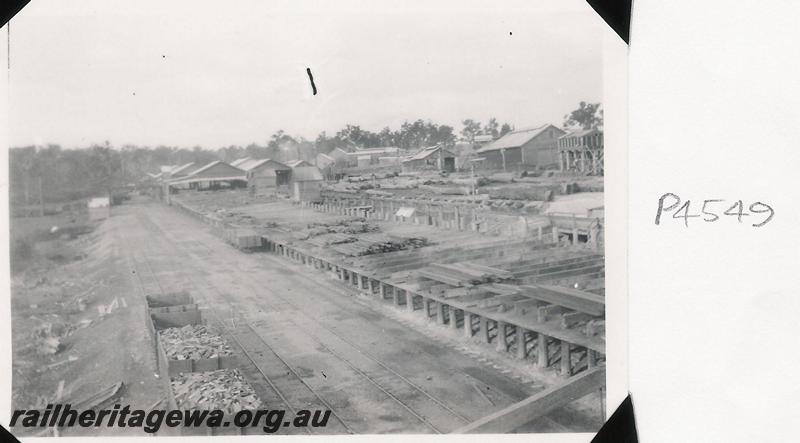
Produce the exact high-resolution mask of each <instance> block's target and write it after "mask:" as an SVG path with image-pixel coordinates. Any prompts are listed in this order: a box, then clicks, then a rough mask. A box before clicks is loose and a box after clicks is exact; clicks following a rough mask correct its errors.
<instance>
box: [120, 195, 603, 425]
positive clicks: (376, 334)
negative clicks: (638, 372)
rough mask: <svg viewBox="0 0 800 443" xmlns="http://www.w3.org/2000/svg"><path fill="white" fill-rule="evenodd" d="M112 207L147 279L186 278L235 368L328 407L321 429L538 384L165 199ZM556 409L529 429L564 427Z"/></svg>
mask: <svg viewBox="0 0 800 443" xmlns="http://www.w3.org/2000/svg"><path fill="white" fill-rule="evenodd" d="M113 218H115V219H116V220H115V226H116V227H117V229H118V230H119V235H120V236H121V237H124V240H121V241H122V242H124V245H123V248H122V249H123V250H124V251H126V253H127V254H130V255H131V258H132V260H133V262H134V263H135V264H136V267H137V269H139V272H142V273H148V274H150V275H146V276H143V277H145V280H155V281H157V284H158V285H159V286H160V287H161V289H162V290H164V291H173V290H181V289H188V290H190V291H191V292H192V293H193V294H194V295H195V297H196V298H197V299H199V300H200V302H201V303H202V304H204V305H205V306H206V307H208V308H209V309H208V310H206V311H205V312H204V316H205V318H207V319H209V320H210V321H214V322H217V323H219V324H222V325H224V326H225V328H226V331H227V334H228V335H229V337H231V338H236V340H234V342H235V341H238V342H239V344H240V345H241V349H240V351H241V353H240V357H241V359H242V361H243V362H244V363H246V364H245V365H244V366H243V369H244V373H245V374H246V375H247V376H248V378H249V381H250V382H251V383H252V384H253V385H254V386H255V387H256V389H257V391H258V392H259V393H260V394H261V396H262V398H263V399H264V400H265V401H266V402H267V405H268V406H269V407H273V408H274V407H279V406H282V405H283V406H286V407H288V408H289V409H292V408H297V409H299V408H308V407H319V408H330V409H332V410H333V411H334V418H335V419H334V418H332V420H331V422H332V423H331V424H330V425H329V428H328V429H327V430H326V431H325V432H353V433H398V432H406V433H430V432H449V431H452V430H454V429H456V428H458V427H460V426H462V425H464V424H466V423H468V422H470V421H473V420H476V419H478V418H480V417H483V416H485V415H487V414H489V413H491V412H494V411H496V410H499V409H502V408H503V407H505V406H508V405H509V404H512V403H514V402H516V401H519V400H521V399H523V398H525V397H527V396H529V395H531V394H532V393H534V392H536V391H538V390H539V389H541V386H530V385H526V384H525V383H523V382H522V381H521V380H520V379H518V378H514V377H512V376H510V375H507V374H509V373H510V371H508V370H503V368H496V367H495V366H496V365H495V366H492V365H491V364H485V363H482V362H481V361H480V360H477V359H475V358H472V357H470V356H469V355H468V354H467V353H464V352H461V351H459V350H458V349H456V348H455V347H453V346H450V345H448V344H447V342H446V341H440V340H432V339H431V338H430V337H429V336H427V335H424V334H422V333H421V332H417V331H415V330H414V328H409V327H408V325H404V324H402V323H401V322H400V321H398V320H395V319H392V318H390V317H387V316H384V315H382V314H381V309H380V307H377V306H370V303H369V302H368V301H364V300H361V299H360V298H359V297H357V296H355V295H354V294H353V293H352V292H350V290H348V289H346V288H345V287H343V286H341V285H339V284H338V283H337V282H335V281H332V280H328V279H325V278H324V277H323V276H321V275H319V274H310V273H309V272H308V270H307V269H306V268H300V267H296V266H295V265H292V264H290V263H288V262H286V261H283V260H281V259H280V258H278V257H274V256H271V255H268V254H244V253H242V252H241V251H238V250H236V249H234V248H232V247H230V246H228V245H227V244H225V243H224V242H223V241H222V240H220V239H218V238H217V237H215V236H214V235H213V234H212V233H211V232H210V230H209V229H210V228H209V227H208V226H206V225H204V224H202V223H200V222H199V221H196V220H194V219H192V218H190V217H189V216H187V215H184V214H182V213H180V212H178V211H176V210H173V209H171V208H168V207H165V206H163V205H159V204H155V203H138V204H134V205H125V206H122V207H119V208H116V209H115V215H114V217H113ZM245 355H247V356H249V358H248V357H246V356H245ZM251 360H252V361H251ZM484 361H486V360H484ZM253 362H255V364H254V363H253ZM265 375H266V378H265V377H264V376H265ZM267 378H268V379H269V380H270V381H269V382H268V381H267ZM559 415H560V414H558V413H554V414H553V416H552V417H550V418H545V419H541V420H538V421H537V422H535V423H534V427H535V429H531V430H536V431H550V432H552V431H563V430H566V428H565V427H564V425H562V424H559V423H558V421H559V420H560V419H559ZM561 415H565V416H566V415H572V414H561ZM334 422H335V423H334ZM569 422H570V423H569V426H570V429H572V430H578V429H582V428H587V430H589V429H592V428H594V429H596V428H595V427H594V426H595V424H594V423H591V422H586V421H585V420H574V419H571V420H569Z"/></svg>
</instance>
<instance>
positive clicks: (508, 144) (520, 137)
mask: <svg viewBox="0 0 800 443" xmlns="http://www.w3.org/2000/svg"><path fill="white" fill-rule="evenodd" d="M551 126H552V127H554V128H556V127H555V126H553V125H551V124H549V123H548V124H544V125H542V126H537V127H535V128H527V129H520V130H518V131H512V132H509V133H508V134H506V135H504V136H502V137H500V138H499V139H497V140H495V141H493V142H492V143H489V144H488V145H486V146H484V147H482V148H480V149H478V150H477V151H476V152H488V151H497V150H499V149H508V148H518V147H520V146H522V145H524V144H525V143H528V142H529V141H531V140H533V139H534V138H536V137H538V136H539V135H540V134H542V133H543V132H544V131H545V130H546V129H547V128H549V127H551ZM556 129H558V130H559V131H561V129H559V128H556ZM562 132H563V131H562Z"/></svg>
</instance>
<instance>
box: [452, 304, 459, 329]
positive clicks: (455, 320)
mask: <svg viewBox="0 0 800 443" xmlns="http://www.w3.org/2000/svg"><path fill="white" fill-rule="evenodd" d="M458 311H459V309H456V308H454V307H452V306H450V328H451V329H453V330H454V331H456V330H458V317H457V316H456V314H457V313H458Z"/></svg>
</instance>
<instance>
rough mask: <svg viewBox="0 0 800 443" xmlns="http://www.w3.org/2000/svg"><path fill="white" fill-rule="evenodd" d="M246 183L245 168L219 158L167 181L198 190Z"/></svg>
mask: <svg viewBox="0 0 800 443" xmlns="http://www.w3.org/2000/svg"><path fill="white" fill-rule="evenodd" d="M246 183H247V177H246V174H245V172H244V171H243V170H241V169H239V168H237V167H235V166H231V165H229V164H228V163H225V162H222V161H219V160H217V161H213V162H211V163H209V164H207V165H205V166H202V167H200V168H197V169H195V170H193V171H192V172H190V173H188V174H186V175H185V176H183V177H180V178H177V179H172V180H170V181H168V182H167V184H168V185H169V186H170V187H181V186H184V185H186V186H188V188H189V189H197V190H201V189H219V188H226V187H240V186H244V185H245V184H246Z"/></svg>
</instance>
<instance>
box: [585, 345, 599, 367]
mask: <svg viewBox="0 0 800 443" xmlns="http://www.w3.org/2000/svg"><path fill="white" fill-rule="evenodd" d="M595 366H597V351H594V350H592V349H587V350H586V368H587V369H592V368H594V367H595Z"/></svg>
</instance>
